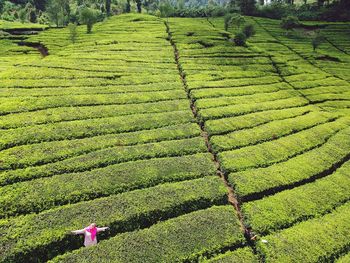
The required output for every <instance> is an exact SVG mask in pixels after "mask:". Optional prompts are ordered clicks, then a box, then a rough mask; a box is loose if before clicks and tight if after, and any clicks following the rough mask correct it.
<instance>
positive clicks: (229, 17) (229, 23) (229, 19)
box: [224, 14, 232, 31]
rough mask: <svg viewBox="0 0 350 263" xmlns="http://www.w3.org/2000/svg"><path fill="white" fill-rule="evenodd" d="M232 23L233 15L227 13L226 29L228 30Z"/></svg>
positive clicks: (225, 19) (225, 18)
mask: <svg viewBox="0 0 350 263" xmlns="http://www.w3.org/2000/svg"><path fill="white" fill-rule="evenodd" d="M231 25H232V15H231V14H227V15H225V17H224V29H225V30H226V31H227V30H228V28H229V27H230V26H231Z"/></svg>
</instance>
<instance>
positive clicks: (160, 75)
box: [0, 15, 244, 262]
mask: <svg viewBox="0 0 350 263" xmlns="http://www.w3.org/2000/svg"><path fill="white" fill-rule="evenodd" d="M116 29H117V30H116ZM82 30H83V27H79V29H78V32H79V34H81V36H80V37H79V39H78V42H77V43H76V44H71V43H69V42H68V41H67V39H66V38H67V36H68V34H67V33H68V31H67V29H49V30H47V31H45V32H43V33H42V34H39V35H37V36H33V37H31V41H33V42H37V41H41V42H42V43H43V44H45V46H47V47H48V48H49V49H50V55H49V56H47V57H45V58H44V59H36V60H32V61H31V62H30V63H24V62H22V63H18V65H16V66H15V67H7V69H6V70H4V71H2V72H1V73H0V82H1V84H0V86H1V87H0V94H1V95H0V96H1V97H2V99H1V100H2V103H1V105H0V114H1V116H0V129H1V130H0V136H1V139H0V149H1V151H0V170H1V171H0V178H1V179H0V181H1V182H0V185H1V187H0V192H1V194H0V195H1V198H0V211H1V212H0V217H1V218H2V219H1V222H0V228H1V229H3V233H4V235H2V236H1V238H0V248H1V249H0V262H23V261H26V262H45V261H47V260H50V259H52V258H54V257H56V256H58V255H60V254H64V253H66V252H68V251H71V250H75V249H77V248H79V247H80V246H81V240H80V238H78V237H73V236H71V235H70V234H69V232H67V231H69V230H73V229H74V228H82V227H83V226H84V225H85V224H88V221H90V220H93V221H95V222H97V223H98V224H99V225H100V224H106V225H108V226H110V231H109V232H108V233H107V234H105V235H102V236H101V238H102V239H109V240H108V242H111V243H114V242H115V241H114V240H119V241H117V242H120V244H123V246H125V245H126V243H125V242H126V240H127V239H128V238H129V237H131V236H134V235H135V233H136V235H143V234H144V233H148V232H149V233H152V234H153V235H154V238H155V239H156V240H161V239H162V238H163V242H164V243H163V246H162V245H161V246H159V249H160V250H159V251H161V250H164V249H165V244H167V246H168V247H170V246H173V247H174V250H171V249H170V250H168V252H167V253H168V254H167V257H168V258H169V259H170V258H182V257H188V258H193V259H195V258H199V257H202V256H209V255H214V254H216V253H217V252H219V251H221V250H227V249H228V247H229V246H231V245H234V246H244V237H243V231H242V229H241V227H240V225H239V222H238V219H237V216H236V214H235V212H234V209H233V208H232V207H231V206H225V205H226V204H227V203H228V199H227V189H226V187H225V185H224V184H223V182H222V180H220V179H219V178H217V177H215V175H216V172H217V171H216V167H215V164H214V162H213V160H212V155H211V154H210V153H208V149H207V147H206V144H205V140H204V138H203V137H202V136H201V130H200V128H199V126H198V124H196V119H195V118H194V117H193V114H192V112H191V109H190V102H189V100H188V98H187V94H186V91H185V90H184V87H183V85H182V82H181V79H180V76H179V72H178V70H177V65H176V61H175V60H174V52H173V48H172V46H171V44H170V43H169V42H168V41H167V33H166V28H165V26H164V24H163V22H162V21H161V20H160V19H158V18H155V17H151V16H147V15H123V16H119V17H114V18H110V19H109V20H108V21H105V22H103V23H100V24H98V25H97V26H96V31H95V32H96V33H93V34H91V35H86V34H83V33H82ZM222 205H224V206H222ZM214 206H220V207H214ZM197 210H199V211H197ZM197 219H198V220H199V219H201V220H202V221H198V220H197ZM213 220H214V221H213ZM63 222H64V223H63ZM158 222H159V224H157V223H158ZM172 222H174V223H172ZM187 222H192V225H191V224H188V223H187ZM218 222H220V224H218ZM209 223H210V224H211V226H209V225H208V224H209ZM172 224H174V227H173V228H172V227H171V226H172ZM30 225H32V226H34V225H35V226H36V227H37V228H36V230H34V231H33V228H31V227H29V226H30ZM184 227H187V230H185V229H183V231H185V232H184V233H187V234H188V235H190V238H189V239H188V240H187V242H188V244H192V247H193V246H195V247H198V248H199V249H198V251H196V252H193V250H192V248H191V247H190V246H186V245H185V243H183V242H180V243H181V244H182V245H183V248H180V249H176V246H177V245H178V244H179V243H178V242H179V240H176V239H175V237H176V236H177V235H179V237H180V236H182V237H183V238H184V235H182V234H181V233H180V232H178V233H177V234H176V232H174V234H173V236H171V235H167V234H166V233H167V231H168V230H170V229H171V228H172V229H175V230H176V229H178V230H179V231H180V229H181V228H184ZM205 229H208V230H210V231H204V230H205ZM221 231H226V234H225V235H222V232H221ZM232 233H236V234H235V235H234V236H232ZM212 237H215V239H213V240H212V241H206V240H207V239H208V238H212ZM124 238H126V239H124ZM200 240H203V242H202V245H200V247H199V246H198V244H200V243H197V242H199V241H200ZM130 242H132V241H131V240H130ZM102 244H103V242H101V246H102ZM130 244H131V243H130ZM145 244H146V243H144V242H142V243H140V246H141V247H144V248H143V250H144V251H146V250H147V249H149V247H147V246H146V245H145ZM130 249H132V247H130ZM110 252H111V250H109V249H107V250H106V253H107V254H108V253H110ZM137 252H138V251H135V253H137ZM192 254H193V255H192ZM68 255H69V254H67V256H68ZM120 255H121V256H122V254H120ZM126 255H129V256H131V257H133V256H132V255H131V254H129V253H127V254H126ZM135 255H136V254H135ZM165 255H166V254H164V253H163V256H165ZM154 256H156V257H159V255H156V254H154ZM106 258H107V257H106ZM106 260H107V259H106ZM134 260H136V257H135V258H134Z"/></svg>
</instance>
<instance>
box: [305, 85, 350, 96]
mask: <svg viewBox="0 0 350 263" xmlns="http://www.w3.org/2000/svg"><path fill="white" fill-rule="evenodd" d="M346 91H349V86H326V87H317V88H311V89H304V90H302V91H301V92H302V93H303V94H304V95H306V96H308V95H316V94H323V93H343V92H346Z"/></svg>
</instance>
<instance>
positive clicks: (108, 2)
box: [106, 0, 111, 16]
mask: <svg viewBox="0 0 350 263" xmlns="http://www.w3.org/2000/svg"><path fill="white" fill-rule="evenodd" d="M106 14H107V16H110V15H111V0H106Z"/></svg>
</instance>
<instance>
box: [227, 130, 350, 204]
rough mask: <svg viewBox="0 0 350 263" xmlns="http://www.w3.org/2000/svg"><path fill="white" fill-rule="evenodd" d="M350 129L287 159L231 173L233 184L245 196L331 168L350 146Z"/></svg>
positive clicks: (283, 185)
mask: <svg viewBox="0 0 350 263" xmlns="http://www.w3.org/2000/svg"><path fill="white" fill-rule="evenodd" d="M349 132H350V129H344V130H342V131H339V132H338V133H337V134H335V135H334V136H333V137H331V138H330V139H329V140H328V141H327V142H326V143H325V144H323V145H321V146H319V147H317V148H315V149H313V150H310V151H307V152H305V153H303V154H300V155H298V156H296V157H293V158H290V159H289V160H287V161H285V162H282V163H277V164H274V165H271V166H269V167H266V168H259V169H255V170H247V171H243V172H238V173H232V174H230V175H229V181H230V182H231V183H232V184H233V185H234V187H235V189H236V192H237V194H238V195H239V196H240V197H245V196H254V194H255V193H260V192H263V191H267V190H273V189H274V188H275V189H278V188H279V187H285V186H288V185H292V184H295V183H297V182H300V181H303V180H308V179H310V178H312V177H313V176H315V175H317V174H320V173H323V172H324V171H327V170H329V169H332V167H333V166H335V165H336V164H337V163H339V162H341V161H342V160H343V159H344V158H346V156H347V155H348V148H349V146H350V141H349V138H350V133H349ZM335 149H336V150H335Z"/></svg>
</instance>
